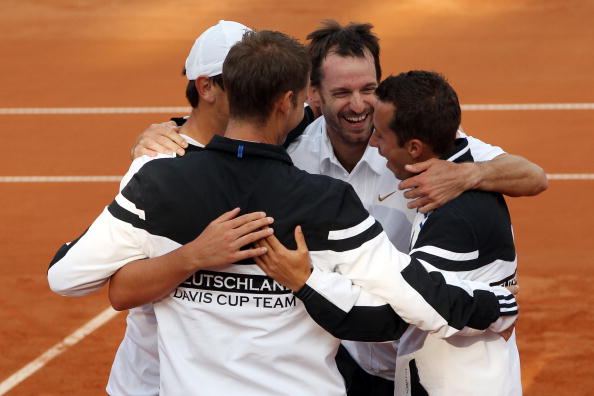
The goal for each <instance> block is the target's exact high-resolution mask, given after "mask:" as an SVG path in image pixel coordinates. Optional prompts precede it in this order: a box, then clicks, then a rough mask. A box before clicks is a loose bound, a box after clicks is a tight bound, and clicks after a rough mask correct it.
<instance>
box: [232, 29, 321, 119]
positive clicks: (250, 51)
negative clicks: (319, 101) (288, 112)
mask: <svg viewBox="0 0 594 396" xmlns="http://www.w3.org/2000/svg"><path fill="white" fill-rule="evenodd" d="M309 68H310V65H309V58H308V57H307V51H306V50H305V47H304V46H303V45H301V44H300V43H298V42H297V41H296V40H294V39H292V38H290V37H289V36H287V35H285V34H284V33H280V32H274V31H270V30H262V31H259V32H248V33H246V34H245V35H244V36H243V39H242V40H241V41H240V42H238V43H237V44H235V45H234V46H233V47H232V48H231V50H230V51H229V54H227V58H226V59H225V63H224V64H223V79H224V81H225V88H226V89H227V97H228V99H229V116H230V117H232V118H236V119H250V120H254V121H256V122H258V123H264V122H266V120H267V119H268V117H269V116H270V114H271V112H272V105H273V103H274V101H275V100H276V99H278V97H279V96H280V95H282V94H284V93H286V92H288V91H292V92H293V93H294V96H293V98H294V99H293V103H294V104H297V93H299V92H300V91H302V90H303V89H305V87H306V86H307V82H308V77H309Z"/></svg>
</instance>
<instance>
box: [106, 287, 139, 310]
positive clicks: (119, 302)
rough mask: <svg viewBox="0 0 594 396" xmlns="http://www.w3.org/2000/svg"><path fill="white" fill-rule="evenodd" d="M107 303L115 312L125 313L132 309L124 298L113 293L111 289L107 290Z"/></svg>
mask: <svg viewBox="0 0 594 396" xmlns="http://www.w3.org/2000/svg"><path fill="white" fill-rule="evenodd" d="M109 303H110V304H111V307H112V308H113V309H115V310H116V311H125V310H127V309H130V308H133V306H132V305H131V304H129V303H128V301H127V299H125V298H124V296H122V295H120V294H118V293H116V292H114V291H113V290H112V288H111V287H110V288H109Z"/></svg>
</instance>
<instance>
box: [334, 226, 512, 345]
mask: <svg viewBox="0 0 594 396" xmlns="http://www.w3.org/2000/svg"><path fill="white" fill-rule="evenodd" d="M329 256H332V258H330V259H331V260H332V261H334V262H335V263H336V267H335V269H336V270H337V271H338V272H340V273H342V274H343V275H345V276H347V277H348V278H350V279H351V280H352V281H353V283H354V284H355V285H359V286H361V287H362V288H364V289H365V290H367V291H368V292H369V293H371V294H374V295H375V296H377V297H379V298H381V299H382V300H384V301H387V302H388V303H389V304H390V305H391V307H392V309H393V310H394V311H395V312H396V313H397V314H398V315H399V316H400V317H401V318H402V319H403V320H404V321H405V322H407V323H409V324H412V325H414V326H416V327H418V328H420V329H421V330H425V331H430V332H435V333H437V334H438V335H439V336H440V337H449V336H451V335H454V334H457V333H460V332H461V331H462V333H464V332H467V331H469V330H468V329H465V327H470V328H473V329H478V330H485V329H487V328H490V326H491V325H494V326H497V323H499V325H503V324H502V323H501V322H500V321H498V319H499V318H500V317H502V316H509V317H510V318H515V316H516V315H517V305H516V301H515V298H514V297H513V295H512V294H511V293H510V292H509V291H508V290H507V289H505V288H500V287H489V286H488V285H486V284H484V283H479V282H472V281H465V280H461V279H459V278H458V277H457V276H454V275H452V274H448V273H440V272H429V271H427V269H426V268H425V267H424V266H423V265H422V264H421V263H420V262H419V261H418V260H417V259H414V258H413V259H411V257H409V256H408V255H406V254H404V253H401V252H399V251H398V250H396V248H394V246H393V245H392V244H391V243H390V241H389V239H388V237H387V235H386V234H385V233H384V232H381V233H380V234H378V235H377V236H376V237H375V238H373V239H371V240H368V241H367V242H365V243H364V244H363V245H361V246H360V247H359V248H357V249H353V250H350V251H344V252H329ZM494 322H496V323H494Z"/></svg>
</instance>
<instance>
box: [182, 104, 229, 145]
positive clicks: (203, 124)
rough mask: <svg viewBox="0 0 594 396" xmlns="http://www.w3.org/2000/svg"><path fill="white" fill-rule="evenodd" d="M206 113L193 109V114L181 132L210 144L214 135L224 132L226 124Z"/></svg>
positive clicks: (200, 141)
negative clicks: (221, 123)
mask: <svg viewBox="0 0 594 396" xmlns="http://www.w3.org/2000/svg"><path fill="white" fill-rule="evenodd" d="M206 113H207V112H200V111H198V110H197V109H193V110H192V114H191V115H190V117H189V118H188V119H187V120H186V122H185V123H184V125H183V126H182V127H181V130H180V133H183V134H184V135H187V136H189V137H191V138H192V139H194V140H196V141H197V142H199V143H202V144H208V142H210V140H211V139H212V137H213V136H214V135H220V134H222V133H223V129H224V126H223V125H220V123H218V122H216V118H214V117H211V116H210V115H209V114H206Z"/></svg>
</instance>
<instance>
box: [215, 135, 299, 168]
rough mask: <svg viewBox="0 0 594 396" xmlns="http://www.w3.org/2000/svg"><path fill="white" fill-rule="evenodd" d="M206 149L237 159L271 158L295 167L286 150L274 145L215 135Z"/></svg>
mask: <svg viewBox="0 0 594 396" xmlns="http://www.w3.org/2000/svg"><path fill="white" fill-rule="evenodd" d="M205 148H206V150H216V151H223V152H226V153H230V154H233V155H234V156H235V157H237V158H254V157H260V158H269V159H273V160H277V161H281V162H286V163H287V164H289V165H293V161H291V157H289V154H287V151H286V150H285V148H284V147H283V146H277V145H273V144H266V143H256V142H249V141H246V140H237V139H229V138H226V137H224V136H219V135H215V136H213V138H212V140H211V141H210V143H208V144H207V145H206V147H205Z"/></svg>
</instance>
